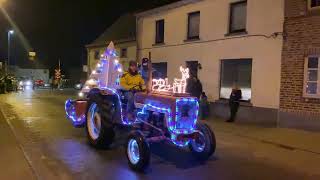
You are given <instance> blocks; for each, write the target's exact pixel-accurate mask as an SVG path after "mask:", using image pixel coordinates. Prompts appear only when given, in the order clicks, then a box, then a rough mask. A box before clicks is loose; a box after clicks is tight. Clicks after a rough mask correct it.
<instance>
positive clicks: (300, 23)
mask: <svg viewBox="0 0 320 180" xmlns="http://www.w3.org/2000/svg"><path fill="white" fill-rule="evenodd" d="M284 31H285V35H286V36H285V38H284V44H283V54H282V65H281V67H282V72H281V87H280V111H279V117H278V118H279V119H278V120H279V126H281V127H293V128H303V129H310V130H319V129H320V81H319V80H320V62H319V61H320V0H286V1H285V23H284Z"/></svg>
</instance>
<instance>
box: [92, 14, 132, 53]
mask: <svg viewBox="0 0 320 180" xmlns="http://www.w3.org/2000/svg"><path fill="white" fill-rule="evenodd" d="M135 40H136V17H135V16H134V15H133V14H125V15H123V16H121V17H119V18H118V19H117V20H116V21H115V22H114V23H113V24H112V25H111V26H110V27H108V28H107V29H106V31H105V32H104V33H103V34H102V35H100V36H99V37H98V38H97V39H96V40H94V41H93V42H92V43H91V44H88V45H87V46H86V47H87V48H88V47H95V46H106V45H107V44H109V42H111V41H113V42H114V43H123V42H131V41H135Z"/></svg>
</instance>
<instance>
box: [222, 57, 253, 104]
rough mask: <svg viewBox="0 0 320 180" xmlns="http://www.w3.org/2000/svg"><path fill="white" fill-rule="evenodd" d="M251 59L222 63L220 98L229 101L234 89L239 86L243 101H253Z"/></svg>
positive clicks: (223, 61)
mask: <svg viewBox="0 0 320 180" xmlns="http://www.w3.org/2000/svg"><path fill="white" fill-rule="evenodd" d="M251 74H252V60H251V59H231V60H229V59H228V60H222V61H221V74H220V98H222V99H229V96H230V94H231V91H232V88H233V86H234V85H237V86H238V87H239V88H240V89H241V91H242V100H243V101H251Z"/></svg>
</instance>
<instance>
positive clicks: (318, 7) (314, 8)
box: [308, 0, 320, 11]
mask: <svg viewBox="0 0 320 180" xmlns="http://www.w3.org/2000/svg"><path fill="white" fill-rule="evenodd" d="M311 1H312V0H308V9H309V10H310V11H311V10H320V6H316V7H311Z"/></svg>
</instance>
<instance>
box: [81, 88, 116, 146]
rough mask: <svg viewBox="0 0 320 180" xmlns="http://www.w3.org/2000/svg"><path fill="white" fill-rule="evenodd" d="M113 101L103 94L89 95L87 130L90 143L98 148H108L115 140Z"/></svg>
mask: <svg viewBox="0 0 320 180" xmlns="http://www.w3.org/2000/svg"><path fill="white" fill-rule="evenodd" d="M113 113H114V107H113V103H112V102H110V101H108V99H107V98H105V97H104V96H102V95H101V94H92V95H90V96H89V101H88V109H87V123H86V131H87V137H88V140H89V143H90V144H91V145H92V146H94V147H96V148H108V147H109V146H110V145H111V144H112V143H113V141H114V137H115V132H114V128H113V124H112V117H113Z"/></svg>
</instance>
